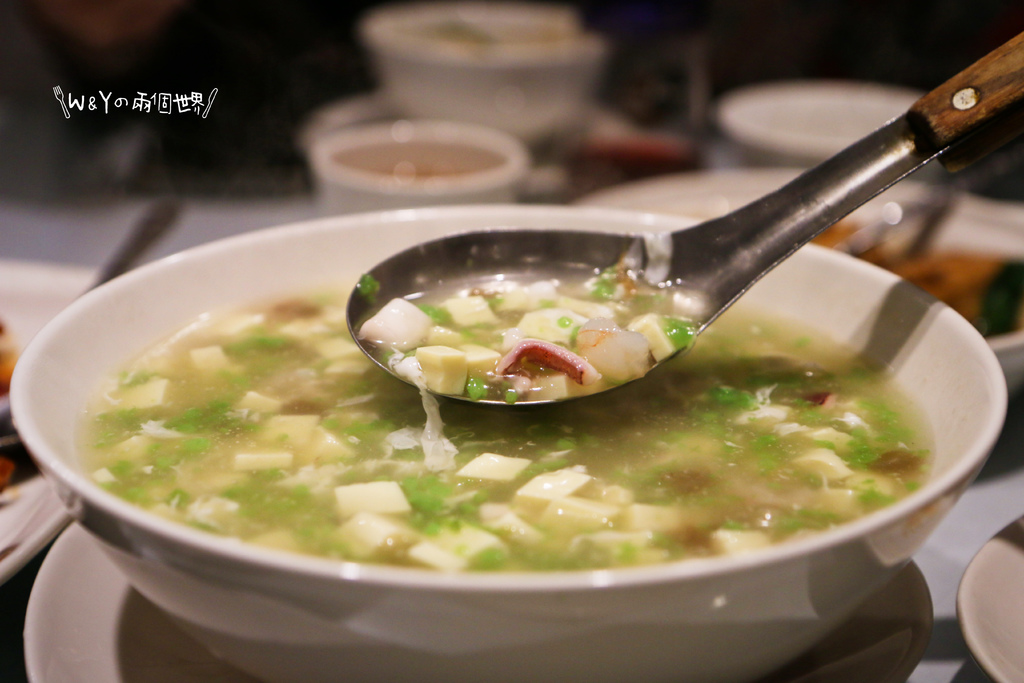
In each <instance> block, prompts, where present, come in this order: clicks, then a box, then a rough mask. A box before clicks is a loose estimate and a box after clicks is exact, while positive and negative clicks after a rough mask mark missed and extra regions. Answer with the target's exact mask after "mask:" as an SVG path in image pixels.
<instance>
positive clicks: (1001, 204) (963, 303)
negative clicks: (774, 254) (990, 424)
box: [578, 168, 1024, 392]
mask: <svg viewBox="0 0 1024 683" xmlns="http://www.w3.org/2000/svg"><path fill="white" fill-rule="evenodd" d="M799 172H800V171H799V170H798V169H794V168H774V169H736V170H721V171H710V172H690V173H679V174H673V175H666V176H661V177H658V178H653V179H648V180H642V181H637V182H633V183H627V184H623V185H619V186H617V187H612V188H609V189H606V190H602V191H599V192H595V193H593V194H590V195H587V196H586V197H583V198H582V199H580V200H579V202H578V203H580V204H584V205H590V206H604V207H610V208H622V209H638V210H642V211H652V212H657V213H670V214H675V215H684V216H690V217H692V218H695V219H698V220H707V219H710V218H715V217H717V216H721V215H723V214H725V213H728V212H729V211H732V210H734V209H737V208H739V207H741V206H743V205H744V204H747V203H749V202H750V201H753V200H754V199H757V198H759V197H761V196H763V195H765V194H767V193H769V192H771V191H773V190H775V189H777V188H779V187H781V186H782V185H783V184H785V183H786V182H788V181H789V180H791V179H792V178H794V177H795V176H796V175H797V174H798V173H799ZM937 194H941V193H936V192H935V191H934V189H933V188H931V186H929V185H926V184H921V183H915V182H914V181H905V182H902V183H900V184H898V185H896V186H894V187H892V188H890V189H889V190H887V191H886V192H884V193H882V194H881V195H879V196H878V197H877V198H875V199H873V200H872V201H870V202H868V203H867V204H865V205H864V206H863V207H861V208H860V209H858V210H857V211H855V212H854V213H853V214H851V215H850V216H849V217H847V218H846V219H844V220H843V221H840V222H839V223H838V224H837V225H835V226H833V227H832V228H830V229H829V230H828V231H826V232H825V233H824V234H823V235H822V236H821V237H819V238H818V240H817V241H819V242H821V243H824V244H828V245H831V246H837V247H840V248H845V247H847V246H848V245H849V244H850V241H851V235H853V234H858V235H859V236H864V235H865V234H866V233H869V232H872V231H874V230H877V229H879V226H882V227H885V228H888V226H889V225H890V223H891V224H892V229H891V230H889V234H891V235H892V236H893V239H891V240H890V241H889V243H888V245H886V246H882V247H880V248H875V249H868V250H866V251H864V253H862V254H861V256H862V257H863V258H865V259H866V260H870V261H872V262H874V263H877V264H878V265H882V266H884V267H886V268H888V269H889V270H892V271H893V272H896V273H898V274H899V275H901V276H902V277H904V278H906V279H907V280H909V281H911V282H913V283H914V284H916V285H918V286H919V287H921V288H922V289H925V290H926V291H928V292H930V293H931V294H933V295H935V296H936V297H938V298H940V299H942V300H943V301H945V302H946V303H947V304H949V305H951V306H952V307H953V308H955V309H956V310H957V311H958V312H959V313H960V314H961V315H963V316H964V317H965V318H967V319H968V320H970V321H971V322H972V323H974V325H975V326H976V327H977V328H978V329H979V330H980V331H982V333H983V334H985V335H986V337H987V338H988V341H989V344H990V346H991V347H992V349H993V351H995V353H996V356H997V357H998V358H999V362H1000V365H1001V366H1002V367H1003V371H1004V372H1005V373H1006V379H1007V384H1008V386H1009V389H1010V391H1011V392H1013V391H1015V390H1016V389H1018V388H1020V386H1021V385H1022V384H1024V316H1022V308H1024V306H1022V304H1024V204H1022V203H1017V202H1007V201H998V200H992V199H987V198H984V197H980V196H977V195H972V194H962V195H957V196H955V198H953V200H952V202H951V203H950V204H949V205H948V206H943V207H937V208H941V209H943V211H944V212H943V213H942V215H941V222H940V223H939V225H938V227H937V230H936V232H935V234H934V237H933V238H932V240H931V241H930V242H929V246H928V248H927V250H925V251H924V253H921V254H919V255H915V256H907V255H906V254H905V252H904V251H903V249H902V246H904V245H905V244H906V243H907V242H908V241H912V239H913V234H914V232H915V230H917V229H918V227H919V226H920V225H921V223H920V221H918V220H917V219H916V218H914V216H915V215H917V214H927V213H928V209H929V206H928V204H929V203H931V202H934V201H935V197H936V196H937ZM922 208H924V211H921V209H922ZM901 217H902V218H903V220H901Z"/></svg>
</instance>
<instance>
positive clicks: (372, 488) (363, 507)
mask: <svg viewBox="0 0 1024 683" xmlns="http://www.w3.org/2000/svg"><path fill="white" fill-rule="evenodd" d="M334 498H335V500H336V501H337V504H338V512H339V514H341V516H342V518H345V517H351V516H352V515H355V514H357V513H359V512H374V513H377V514H402V513H406V512H409V511H410V510H411V509H412V508H411V507H410V505H409V501H408V500H406V498H405V493H404V492H403V491H402V487H401V486H399V485H398V482H394V481H371V482H366V483H362V484H347V485H345V486H337V487H335V489H334Z"/></svg>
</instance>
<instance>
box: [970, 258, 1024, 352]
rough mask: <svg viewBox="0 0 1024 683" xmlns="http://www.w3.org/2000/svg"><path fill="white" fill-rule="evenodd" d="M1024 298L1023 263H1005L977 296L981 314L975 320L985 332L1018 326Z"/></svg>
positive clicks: (1004, 330) (997, 331) (990, 332)
mask: <svg viewBox="0 0 1024 683" xmlns="http://www.w3.org/2000/svg"><path fill="white" fill-rule="evenodd" d="M1022 301H1024V263H1007V264H1006V265H1005V266H1003V269H1002V270H1000V271H999V273H998V274H996V276H995V278H993V280H992V283H991V284H990V285H989V287H988V290H986V292H985V294H984V296H983V297H982V300H981V314H980V315H979V316H978V319H977V320H976V321H975V323H974V324H975V326H976V327H977V328H978V330H979V331H980V332H981V333H982V334H984V335H986V336H991V335H996V334H1005V333H1007V332H1012V331H1013V330H1015V329H1017V327H1018V320H1019V318H1020V309H1021V302H1022Z"/></svg>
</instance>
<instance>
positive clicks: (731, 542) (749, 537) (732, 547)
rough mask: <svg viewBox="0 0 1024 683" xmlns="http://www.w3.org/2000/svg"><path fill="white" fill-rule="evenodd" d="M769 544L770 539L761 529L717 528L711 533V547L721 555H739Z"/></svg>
mask: <svg viewBox="0 0 1024 683" xmlns="http://www.w3.org/2000/svg"><path fill="white" fill-rule="evenodd" d="M769 545H771V539H770V538H768V534H766V533H764V532H763V531H754V530H752V531H745V530H741V529H717V530H716V531H715V532H714V533H712V534H711V547H712V548H714V549H715V551H716V552H719V553H721V554H723V555H740V554H742V553H749V552H751V551H753V550H758V549H760V548H767V547H768V546H769Z"/></svg>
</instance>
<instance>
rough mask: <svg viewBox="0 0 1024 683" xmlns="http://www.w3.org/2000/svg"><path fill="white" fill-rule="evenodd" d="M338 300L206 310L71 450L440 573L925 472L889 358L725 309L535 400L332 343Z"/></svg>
mask: <svg viewBox="0 0 1024 683" xmlns="http://www.w3.org/2000/svg"><path fill="white" fill-rule="evenodd" d="M344 297H345V294H341V293H333V292H320V293H316V294H312V295H308V296H306V295H303V296H296V297H292V298H287V299H282V300H280V301H276V302H271V303H268V304H264V305H259V306H255V307H253V308H250V309H246V310H240V311H234V312H229V313H224V314H218V315H211V316H204V318H202V319H201V320H198V321H196V323H195V324H193V325H191V326H189V327H188V328H186V329H184V330H182V331H181V332H180V333H178V334H176V335H174V336H173V337H171V338H170V339H168V340H166V341H165V342H163V343H161V344H158V345H156V346H155V347H154V348H152V349H150V350H149V351H147V352H146V353H144V354H143V355H142V356H140V357H139V358H138V359H135V360H134V361H132V362H131V363H129V364H127V365H126V366H125V367H124V368H123V369H122V370H121V371H120V372H118V373H117V374H115V375H112V376H111V377H109V378H108V379H107V380H106V381H105V382H104V384H103V386H102V387H99V388H98V391H97V392H96V394H95V397H94V399H93V400H92V401H91V403H90V405H89V407H88V410H87V412H86V415H85V417H84V418H83V422H82V432H81V444H82V448H83V458H84V460H83V462H84V464H85V466H86V467H87V468H88V470H89V471H91V472H92V473H93V477H94V479H95V480H96V481H97V482H98V483H99V484H100V485H101V486H103V487H104V488H106V489H108V490H109V491H111V492H112V493H114V494H116V495H118V496H121V497H123V498H125V499H127V500H129V501H131V502H133V503H135V504H137V505H140V506H142V507H144V508H146V509H148V510H150V511H151V512H153V513H155V514H158V515H161V516H164V517H166V518H169V519H173V520H176V521H179V522H181V523H184V524H188V525H191V526H193V527H197V528H200V529H203V530H206V531H208V532H211V533H215V534H221V535H225V536H230V537H237V538H241V539H243V540H245V541H248V542H251V543H256V544H260V545H264V546H269V547H274V548H279V549H284V550H288V551H293V552H299V553H307V554H313V555H318V556H323V557H329V558H343V559H348V560H355V561H363V562H372V563H389V564H396V565H402V566H416V567H427V568H432V569H436V570H441V571H471V570H479V571H483V570H528V571H544V570H575V569H594V568H608V567H621V566H635V565H644V564H651V563H658V562H666V561H674V560H680V559H685V558H699V557H709V556H715V555H722V554H733V553H740V552H748V551H754V550H756V549H758V548H761V547H764V546H767V545H770V544H773V543H778V542H784V541H786V540H789V539H793V538H799V537H802V536H805V535H807V534H811V533H817V532H820V531H822V530H825V529H829V528H832V527H834V526H835V525H838V524H842V523H844V522H846V521H849V520H852V519H855V518H858V517H860V516H862V515H864V514H866V513H870V512H871V511H873V510H876V509H878V508H880V507H884V506H886V505H888V504H890V503H892V502H893V501H896V500H898V499H899V498H901V497H903V496H905V495H907V493H908V492H910V491H912V490H914V489H915V488H916V487H918V486H919V485H920V483H921V482H922V481H923V479H924V478H925V477H926V476H927V473H928V469H929V463H930V456H929V450H928V449H929V446H930V445H929V442H928V435H927V432H926V430H925V428H924V426H923V424H922V422H921V421H920V419H919V417H918V416H917V413H916V412H915V410H914V408H913V406H911V405H909V404H908V403H907V401H906V400H905V399H904V397H903V396H902V394H901V393H900V391H899V390H898V388H897V387H895V386H893V384H892V382H891V379H890V377H889V375H888V373H887V372H886V371H885V370H883V369H879V368H875V367H872V366H871V365H870V364H868V363H866V362H865V361H863V360H862V359H859V358H857V357H856V356H855V355H854V354H852V353H851V352H849V351H848V350H847V349H844V348H841V347H839V346H838V345H836V344H835V343H833V342H830V341H829V340H827V339H823V338H822V337H821V335H819V334H817V333H815V332H814V331H811V330H807V329H803V328H801V327H799V326H795V325H793V324H791V323H790V322H788V321H785V320H776V319H773V318H770V317H764V316H762V315H759V314H755V313H753V312H751V311H743V310H742V304H741V305H740V306H738V307H736V308H735V309H733V310H730V311H729V312H727V313H726V314H725V315H724V316H722V318H720V319H719V320H718V321H716V323H715V324H714V325H713V326H711V327H710V328H709V329H708V331H707V332H705V333H704V335H703V336H702V338H701V342H700V343H699V344H697V345H696V346H695V348H694V349H693V350H692V351H691V352H690V353H689V354H688V355H686V356H683V357H677V358H675V359H673V360H671V361H669V362H668V363H666V364H665V365H664V366H662V367H659V369H658V371H657V372H652V373H651V374H650V375H649V376H648V377H647V378H645V379H644V381H642V382H637V383H633V384H631V385H629V386H625V387H622V388H620V389H617V390H616V391H613V392H609V393H606V394H603V395H601V396H594V397H590V398H588V399H587V400H586V401H579V402H569V403H564V404H557V405H553V406H545V407H542V408H524V409H511V410H508V409H506V410H502V409H498V410H494V409H486V408H481V407H479V406H475V405H473V404H471V403H466V402H446V403H444V404H443V405H441V406H440V413H439V415H440V416H443V427H442V426H440V425H438V423H437V422H436V418H437V417H438V416H439V415H438V414H434V415H433V416H432V418H431V419H428V421H427V423H426V426H425V425H424V402H423V401H422V400H421V396H420V394H419V392H418V391H417V390H416V389H415V388H414V387H410V386H409V385H407V384H405V383H403V382H400V381H398V380H396V379H395V378H393V377H391V376H389V375H387V374H386V373H384V372H381V371H380V370H379V369H378V368H376V367H375V366H374V365H373V364H372V363H371V362H370V361H369V360H368V359H366V358H365V357H364V356H363V355H362V354H361V353H360V352H359V351H358V349H357V347H356V346H355V345H354V343H353V342H352V341H351V339H350V338H349V337H348V333H347V325H346V322H345V314H344Z"/></svg>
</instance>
